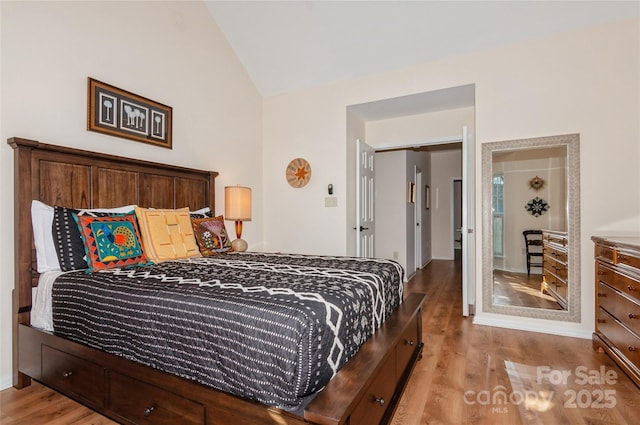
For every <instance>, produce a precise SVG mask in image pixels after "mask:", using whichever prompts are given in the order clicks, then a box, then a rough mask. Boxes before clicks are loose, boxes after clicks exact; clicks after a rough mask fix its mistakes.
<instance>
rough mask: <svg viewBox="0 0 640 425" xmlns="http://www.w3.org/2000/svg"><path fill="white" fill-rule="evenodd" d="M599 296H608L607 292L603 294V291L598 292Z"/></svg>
mask: <svg viewBox="0 0 640 425" xmlns="http://www.w3.org/2000/svg"><path fill="white" fill-rule="evenodd" d="M598 296H599V297H602V298H606V297H607V294H603V293H602V292H598Z"/></svg>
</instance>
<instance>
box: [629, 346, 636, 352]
mask: <svg viewBox="0 0 640 425" xmlns="http://www.w3.org/2000/svg"><path fill="white" fill-rule="evenodd" d="M629 351H638V347H634V346H633V345H630V346H629Z"/></svg>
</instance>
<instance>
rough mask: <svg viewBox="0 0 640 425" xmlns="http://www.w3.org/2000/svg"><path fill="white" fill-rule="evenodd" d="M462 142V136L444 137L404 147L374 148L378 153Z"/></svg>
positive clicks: (386, 146) (388, 145) (407, 144)
mask: <svg viewBox="0 0 640 425" xmlns="http://www.w3.org/2000/svg"><path fill="white" fill-rule="evenodd" d="M458 142H462V136H460V135H458V136H443V137H435V138H433V139H427V140H416V141H414V142H407V143H403V144H402V145H397V144H385V145H378V146H373V148H374V149H375V150H376V151H382V150H391V149H405V148H413V147H416V146H425V145H445V144H447V143H458Z"/></svg>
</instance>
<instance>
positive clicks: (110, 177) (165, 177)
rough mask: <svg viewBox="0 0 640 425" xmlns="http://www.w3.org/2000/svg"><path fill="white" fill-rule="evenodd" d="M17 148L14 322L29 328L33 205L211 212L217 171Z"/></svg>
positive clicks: (17, 144)
mask: <svg viewBox="0 0 640 425" xmlns="http://www.w3.org/2000/svg"><path fill="white" fill-rule="evenodd" d="M7 143H8V144H9V145H10V146H11V147H12V148H13V149H14V190H15V194H14V208H15V211H14V213H15V228H14V231H15V270H14V272H15V288H14V293H13V308H14V317H15V320H17V323H23V324H27V325H28V324H29V323H30V317H29V316H30V315H29V312H30V310H31V287H32V286H34V285H36V284H37V276H38V274H37V272H36V266H35V265H36V257H35V249H34V245H33V232H32V227H31V201H32V200H33V199H35V200H39V201H42V202H44V203H45V204H48V205H52V206H53V205H61V206H65V207H69V208H112V207H117V206H122V205H131V204H137V205H139V206H141V207H146V208H181V207H189V208H190V209H191V210H196V209H200V208H203V207H207V206H208V207H210V208H211V211H215V205H214V203H215V178H216V176H217V175H218V173H217V172H213V171H204V170H197V169H192V168H184V167H177V166H173V165H167V164H160V163H155V162H149V161H142V160H138V159H131V158H125V157H120V156H115V155H106V154H102V153H96V152H90V151H85V150H80V149H73V148H68V147H62V146H55V145H49V144H45V143H40V142H38V141H35V140H27V139H21V138H17V137H12V138H10V139H9V140H8V141H7Z"/></svg>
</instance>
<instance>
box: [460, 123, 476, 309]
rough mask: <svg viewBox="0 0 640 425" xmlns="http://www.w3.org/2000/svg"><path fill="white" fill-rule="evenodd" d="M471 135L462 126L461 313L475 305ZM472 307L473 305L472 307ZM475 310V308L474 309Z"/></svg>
mask: <svg viewBox="0 0 640 425" xmlns="http://www.w3.org/2000/svg"><path fill="white" fill-rule="evenodd" d="M473 153H474V144H473V137H472V135H470V134H469V133H468V132H467V127H466V126H465V127H463V128H462V228H461V229H462V315H463V316H468V315H469V305H472V306H474V305H475V249H474V247H475V233H474V227H475V221H474V220H475V202H474V201H475V196H474V191H475V184H474V163H473V158H474V154H473ZM472 308H473V307H472ZM474 311H475V309H474Z"/></svg>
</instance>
